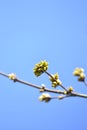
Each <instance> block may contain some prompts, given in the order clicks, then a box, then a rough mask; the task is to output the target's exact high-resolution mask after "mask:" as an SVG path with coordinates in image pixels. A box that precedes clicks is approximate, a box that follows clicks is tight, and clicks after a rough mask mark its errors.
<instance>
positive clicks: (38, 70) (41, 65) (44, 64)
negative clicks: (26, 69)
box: [33, 61, 48, 77]
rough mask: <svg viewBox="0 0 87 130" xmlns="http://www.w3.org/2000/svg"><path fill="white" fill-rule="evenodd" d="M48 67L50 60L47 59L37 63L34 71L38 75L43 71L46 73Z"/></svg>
mask: <svg viewBox="0 0 87 130" xmlns="http://www.w3.org/2000/svg"><path fill="white" fill-rule="evenodd" d="M47 69H48V62H47V61H41V62H39V63H38V64H36V65H35V67H34V69H33V71H34V74H35V75H36V76H37V77H38V76H40V75H41V74H42V73H44V72H45V71H46V70H47Z"/></svg>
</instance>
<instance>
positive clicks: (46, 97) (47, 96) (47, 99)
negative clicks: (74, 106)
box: [39, 93, 51, 102]
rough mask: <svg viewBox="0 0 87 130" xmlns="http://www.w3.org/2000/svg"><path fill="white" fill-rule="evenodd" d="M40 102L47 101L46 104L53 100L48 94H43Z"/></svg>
mask: <svg viewBox="0 0 87 130" xmlns="http://www.w3.org/2000/svg"><path fill="white" fill-rule="evenodd" d="M39 100H40V101H45V102H49V101H50V100H51V96H50V95H49V94H48V93H43V94H42V95H41V96H40V97H39Z"/></svg>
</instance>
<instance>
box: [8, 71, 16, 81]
mask: <svg viewBox="0 0 87 130" xmlns="http://www.w3.org/2000/svg"><path fill="white" fill-rule="evenodd" d="M8 77H9V79H11V80H15V79H16V75H15V74H14V73H11V74H8Z"/></svg>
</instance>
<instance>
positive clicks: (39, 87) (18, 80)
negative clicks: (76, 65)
mask: <svg viewBox="0 0 87 130" xmlns="http://www.w3.org/2000/svg"><path fill="white" fill-rule="evenodd" d="M0 75H2V76H5V77H7V78H9V75H8V74H5V73H3V72H0ZM13 81H14V82H19V83H21V84H25V85H27V86H30V87H33V88H36V89H39V90H41V89H42V86H38V85H35V84H32V83H29V82H26V81H24V80H20V79H18V78H17V77H16V79H15V80H13ZM44 91H45V92H51V93H56V94H64V92H63V91H61V90H52V89H48V88H46V87H44Z"/></svg>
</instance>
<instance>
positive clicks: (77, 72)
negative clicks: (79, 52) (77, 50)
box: [73, 68, 85, 81]
mask: <svg viewBox="0 0 87 130" xmlns="http://www.w3.org/2000/svg"><path fill="white" fill-rule="evenodd" d="M73 75H74V76H78V81H84V79H85V74H84V69H83V68H76V69H75V70H74V72H73Z"/></svg>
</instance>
